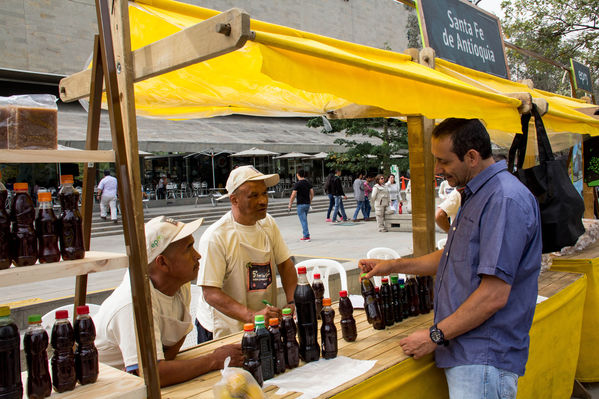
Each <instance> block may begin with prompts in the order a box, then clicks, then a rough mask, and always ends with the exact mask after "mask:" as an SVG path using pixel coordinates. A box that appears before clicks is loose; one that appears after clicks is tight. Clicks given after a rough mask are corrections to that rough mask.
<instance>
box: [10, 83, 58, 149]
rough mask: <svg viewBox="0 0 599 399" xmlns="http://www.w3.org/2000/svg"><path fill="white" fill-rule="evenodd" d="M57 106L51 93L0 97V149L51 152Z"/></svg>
mask: <svg viewBox="0 0 599 399" xmlns="http://www.w3.org/2000/svg"><path fill="white" fill-rule="evenodd" d="M57 139H58V107H57V106H56V97H55V96H53V95H51V94H32V95H18V96H11V97H0V149H11V150H14V149H27V150H38V149H50V150H55V149H56V147H57Z"/></svg>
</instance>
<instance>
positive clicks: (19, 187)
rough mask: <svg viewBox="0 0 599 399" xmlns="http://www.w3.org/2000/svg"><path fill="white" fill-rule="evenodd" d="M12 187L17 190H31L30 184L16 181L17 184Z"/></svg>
mask: <svg viewBox="0 0 599 399" xmlns="http://www.w3.org/2000/svg"><path fill="white" fill-rule="evenodd" d="M12 188H13V189H14V190H15V191H27V190H29V184H27V183H15V184H13V186H12Z"/></svg>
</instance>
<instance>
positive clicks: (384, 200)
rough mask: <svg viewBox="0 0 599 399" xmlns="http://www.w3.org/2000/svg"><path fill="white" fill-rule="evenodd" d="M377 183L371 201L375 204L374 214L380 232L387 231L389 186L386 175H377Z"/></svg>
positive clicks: (375, 179)
mask: <svg viewBox="0 0 599 399" xmlns="http://www.w3.org/2000/svg"><path fill="white" fill-rule="evenodd" d="M374 181H375V185H374V187H373V188H372V194H371V198H370V199H371V201H372V204H373V205H374V214H375V216H376V223H377V225H378V226H377V227H378V229H379V232H387V231H388V230H387V228H386V227H385V214H386V213H387V212H388V209H389V203H390V199H389V188H388V187H387V186H386V185H385V176H383V175H376V177H375V178H374Z"/></svg>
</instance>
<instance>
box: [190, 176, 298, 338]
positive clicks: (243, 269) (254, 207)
mask: <svg viewBox="0 0 599 399" xmlns="http://www.w3.org/2000/svg"><path fill="white" fill-rule="evenodd" d="M278 182H279V175H277V174H273V175H264V174H262V173H260V172H259V171H258V170H257V169H256V168H254V167H253V166H241V167H238V168H236V169H234V170H233V171H231V173H230V174H229V178H228V179H227V185H226V188H227V194H226V195H224V196H223V197H221V198H225V197H228V198H229V200H230V201H231V211H229V212H227V213H226V214H225V215H224V216H223V217H221V218H220V220H218V221H217V222H215V223H214V224H213V225H211V226H210V227H209V228H208V229H207V230H206V231H205V232H204V234H203V235H202V238H201V239H200V246H199V248H200V252H201V253H202V255H203V257H202V259H201V261H200V262H201V267H200V272H199V274H198V285H199V286H200V287H201V289H202V294H201V295H200V297H199V300H198V310H197V313H196V318H197V319H196V327H197V328H198V342H204V341H208V340H210V339H213V338H218V337H222V336H225V335H228V334H231V333H235V332H238V331H241V330H242V328H243V323H253V322H254V316H255V315H258V314H262V315H264V317H265V319H267V320H268V319H269V318H275V317H280V316H281V311H280V308H279V307H277V305H278V304H277V283H276V281H277V279H276V271H275V266H276V267H277V269H278V271H279V275H280V276H281V282H282V284H283V289H284V291H285V297H286V301H285V302H284V303H283V304H281V305H284V306H281V307H285V306H289V307H291V308H292V309H293V308H294V305H293V293H294V291H295V287H296V285H297V274H296V272H295V266H294V264H293V261H292V260H291V254H290V252H289V248H287V245H286V244H285V241H283V237H282V236H281V232H280V231H279V228H278V226H277V224H276V223H275V220H274V219H273V218H272V216H270V215H269V214H267V213H266V210H267V207H268V191H267V188H268V187H272V186H274V185H275V184H277V183H278ZM271 304H272V305H271Z"/></svg>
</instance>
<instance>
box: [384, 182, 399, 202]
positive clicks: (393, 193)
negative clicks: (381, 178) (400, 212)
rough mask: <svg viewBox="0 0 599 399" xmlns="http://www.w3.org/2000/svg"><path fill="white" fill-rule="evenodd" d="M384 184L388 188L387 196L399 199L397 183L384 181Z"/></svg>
mask: <svg viewBox="0 0 599 399" xmlns="http://www.w3.org/2000/svg"><path fill="white" fill-rule="evenodd" d="M385 186H387V187H388V188H389V198H390V199H391V200H398V199H399V186H398V185H397V183H393V184H391V182H387V183H385Z"/></svg>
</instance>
